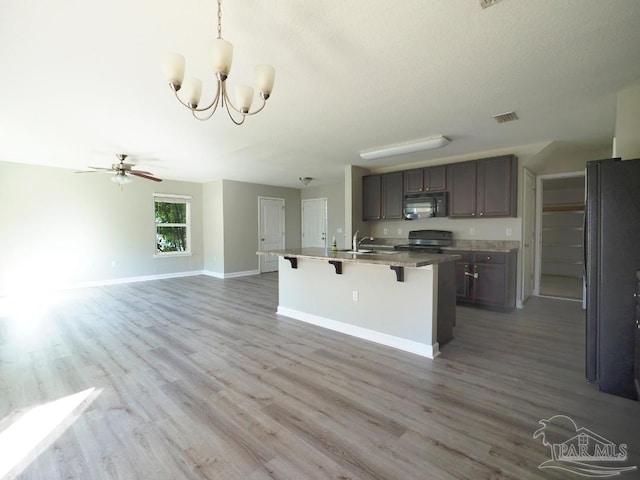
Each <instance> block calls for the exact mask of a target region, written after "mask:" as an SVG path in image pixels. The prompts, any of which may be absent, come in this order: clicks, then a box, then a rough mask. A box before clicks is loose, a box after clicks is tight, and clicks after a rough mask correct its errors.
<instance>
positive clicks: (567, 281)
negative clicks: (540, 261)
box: [540, 275, 583, 300]
mask: <svg viewBox="0 0 640 480" xmlns="http://www.w3.org/2000/svg"><path fill="white" fill-rule="evenodd" d="M582 289H583V285H582V278H578V277H564V276H562V275H542V276H541V277H540V295H544V296H547V297H560V298H568V299H572V300H582Z"/></svg>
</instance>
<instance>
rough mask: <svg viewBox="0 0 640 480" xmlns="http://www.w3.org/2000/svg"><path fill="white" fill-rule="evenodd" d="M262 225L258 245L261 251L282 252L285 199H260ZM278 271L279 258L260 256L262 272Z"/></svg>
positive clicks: (260, 220) (259, 219) (260, 221)
mask: <svg viewBox="0 0 640 480" xmlns="http://www.w3.org/2000/svg"><path fill="white" fill-rule="evenodd" d="M258 203H259V215H258V217H259V218H258V222H259V224H260V226H259V227H260V228H259V234H260V237H259V238H258V245H259V248H260V251H266V250H282V249H283V248H284V198H266V197H259V198H258ZM277 270H278V257H277V256H272V255H260V272H261V273H265V272H275V271H277Z"/></svg>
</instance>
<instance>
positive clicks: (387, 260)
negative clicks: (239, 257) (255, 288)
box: [257, 248, 460, 267]
mask: <svg viewBox="0 0 640 480" xmlns="http://www.w3.org/2000/svg"><path fill="white" fill-rule="evenodd" d="M363 250H364V249H363ZM257 253H258V255H277V256H280V257H285V256H286V257H298V258H311V259H315V260H337V261H341V262H349V263H369V264H376V265H390V266H397V267H424V266H427V265H433V264H436V263H444V262H452V261H454V260H457V259H459V258H460V255H452V254H444V253H440V254H430V253H417V252H404V251H403V252H401V251H395V250H394V251H389V252H386V251H381V252H380V253H377V252H376V253H364V252H363V253H349V252H346V251H333V250H327V249H324V248H289V249H284V250H268V251H265V252H257Z"/></svg>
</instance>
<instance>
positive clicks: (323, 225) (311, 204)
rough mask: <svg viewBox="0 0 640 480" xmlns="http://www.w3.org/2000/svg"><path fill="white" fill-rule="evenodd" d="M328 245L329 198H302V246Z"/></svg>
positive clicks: (321, 246)
mask: <svg viewBox="0 0 640 480" xmlns="http://www.w3.org/2000/svg"><path fill="white" fill-rule="evenodd" d="M306 247H320V248H326V247H327V199H326V198H313V199H308V200H302V248H306Z"/></svg>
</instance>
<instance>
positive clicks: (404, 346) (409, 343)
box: [276, 305, 440, 359]
mask: <svg viewBox="0 0 640 480" xmlns="http://www.w3.org/2000/svg"><path fill="white" fill-rule="evenodd" d="M276 313H278V315H284V316H285V317H289V318H293V319H295V320H300V321H302V322H306V323H310V324H312V325H316V326H318V327H322V328H326V329H328V330H333V331H335V332H340V333H344V334H346V335H351V336H352V337H357V338H362V339H363V340H369V341H370V342H375V343H380V344H382V345H386V346H387V347H393V348H397V349H398V350H403V351H405V352H410V353H415V354H416V355H420V356H422V357H426V358H431V359H433V358H436V357H437V356H438V355H440V346H439V344H438V342H435V343H434V344H433V345H428V344H426V343H420V342H414V341H413V340H407V339H406V338H401V337H396V336H394V335H388V334H386V333H382V332H378V331H375V330H369V329H368V328H363V327H358V326H356V325H351V324H349V323H344V322H338V321H336V320H331V319H329V318H325V317H320V316H318V315H313V314H310V313H306V312H301V311H299V310H294V309H291V308H287V307H282V306H280V305H278V310H277V312H276Z"/></svg>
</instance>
